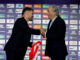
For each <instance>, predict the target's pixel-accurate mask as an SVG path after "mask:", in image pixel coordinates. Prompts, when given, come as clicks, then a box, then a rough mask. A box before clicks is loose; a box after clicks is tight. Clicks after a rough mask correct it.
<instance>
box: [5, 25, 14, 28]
mask: <svg viewBox="0 0 80 60" xmlns="http://www.w3.org/2000/svg"><path fill="white" fill-rule="evenodd" d="M13 26H14V24H6V28H7V29H12V28H13Z"/></svg>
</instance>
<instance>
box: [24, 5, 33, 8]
mask: <svg viewBox="0 0 80 60" xmlns="http://www.w3.org/2000/svg"><path fill="white" fill-rule="evenodd" d="M24 7H31V8H32V4H24Z"/></svg>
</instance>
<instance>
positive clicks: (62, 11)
mask: <svg viewBox="0 0 80 60" xmlns="http://www.w3.org/2000/svg"><path fill="white" fill-rule="evenodd" d="M68 12H69V11H68V10H61V13H68Z"/></svg>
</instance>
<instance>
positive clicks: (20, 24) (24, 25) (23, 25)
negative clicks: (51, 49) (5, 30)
mask: <svg viewBox="0 0 80 60" xmlns="http://www.w3.org/2000/svg"><path fill="white" fill-rule="evenodd" d="M17 25H18V27H20V28H21V29H23V30H24V31H25V32H30V33H31V34H36V35H39V34H40V30H39V29H32V28H29V26H28V24H27V23H25V22H23V21H21V20H18V21H17Z"/></svg>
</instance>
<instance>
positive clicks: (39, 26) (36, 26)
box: [33, 25, 41, 29]
mask: <svg viewBox="0 0 80 60" xmlns="http://www.w3.org/2000/svg"><path fill="white" fill-rule="evenodd" d="M33 28H34V29H40V28H41V25H33Z"/></svg>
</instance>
